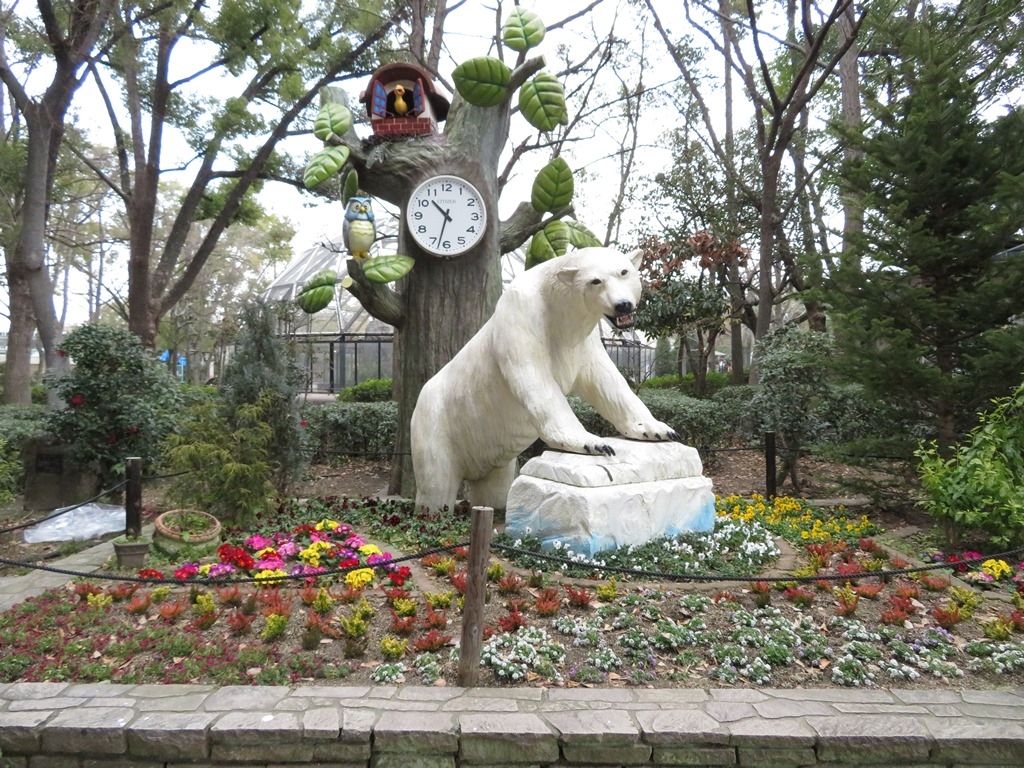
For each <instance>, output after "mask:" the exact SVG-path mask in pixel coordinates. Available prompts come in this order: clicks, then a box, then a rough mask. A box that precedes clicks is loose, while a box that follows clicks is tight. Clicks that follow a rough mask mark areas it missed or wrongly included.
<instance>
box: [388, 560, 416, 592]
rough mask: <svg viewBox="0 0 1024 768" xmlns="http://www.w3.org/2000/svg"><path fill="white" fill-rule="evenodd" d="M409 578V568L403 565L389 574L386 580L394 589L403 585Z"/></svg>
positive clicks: (410, 573)
mask: <svg viewBox="0 0 1024 768" xmlns="http://www.w3.org/2000/svg"><path fill="white" fill-rule="evenodd" d="M410 576H412V571H411V570H410V569H409V566H407V565H403V566H402V567H401V568H399V569H397V570H395V571H392V572H391V573H389V574H388V579H389V580H390V581H391V583H392V584H394V585H395V586H396V587H400V586H402V585H403V584H405V580H406V579H408V578H409V577H410Z"/></svg>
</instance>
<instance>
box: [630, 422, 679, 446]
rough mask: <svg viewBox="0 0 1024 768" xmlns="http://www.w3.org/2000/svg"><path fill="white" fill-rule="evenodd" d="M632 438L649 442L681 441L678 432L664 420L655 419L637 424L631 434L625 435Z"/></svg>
mask: <svg viewBox="0 0 1024 768" xmlns="http://www.w3.org/2000/svg"><path fill="white" fill-rule="evenodd" d="M627 437H631V438H633V439H634V440H649V441H651V442H662V441H666V440H671V441H672V442H676V443H681V442H682V441H683V438H682V437H681V436H680V434H679V433H678V432H676V431H675V430H674V429H672V427H670V426H669V425H668V424H665V423H664V422H660V421H656V422H654V423H653V424H637V426H636V430H635V431H634V433H633V434H631V435H627Z"/></svg>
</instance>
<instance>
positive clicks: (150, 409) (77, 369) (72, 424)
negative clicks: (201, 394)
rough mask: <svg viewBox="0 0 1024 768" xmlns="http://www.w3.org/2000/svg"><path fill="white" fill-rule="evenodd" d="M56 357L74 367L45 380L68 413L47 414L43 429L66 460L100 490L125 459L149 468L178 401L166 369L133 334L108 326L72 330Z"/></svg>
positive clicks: (170, 426) (118, 476)
mask: <svg viewBox="0 0 1024 768" xmlns="http://www.w3.org/2000/svg"><path fill="white" fill-rule="evenodd" d="M60 351H61V354H62V355H67V356H69V357H70V358H71V359H72V361H73V362H74V367H73V368H71V369H69V370H66V371H62V372H60V373H59V374H56V375H53V376H49V377H48V378H47V381H48V382H49V384H50V387H51V388H52V389H53V390H54V391H55V392H56V393H57V395H58V396H59V397H60V398H61V399H62V400H64V402H65V403H67V405H68V407H67V408H64V409H61V410H56V411H50V412H49V413H48V414H47V428H48V430H49V431H50V432H51V433H52V434H54V435H55V436H56V437H58V438H59V439H60V440H63V441H64V442H66V443H67V444H68V445H70V446H71V450H70V456H71V459H72V461H74V462H75V463H76V464H78V465H79V466H81V467H85V468H89V467H92V468H95V469H96V470H97V472H98V475H99V482H100V484H101V487H110V486H111V485H113V484H115V483H116V482H118V481H119V480H121V479H122V478H123V477H124V464H125V460H126V459H127V458H128V457H129V456H141V457H142V458H143V459H144V460H146V462H147V463H149V462H155V461H156V460H157V459H158V457H159V455H160V445H161V443H162V442H163V440H164V438H165V437H166V436H167V435H168V434H169V433H170V432H171V430H172V429H173V426H174V422H175V419H176V418H177V416H178V412H179V409H180V403H181V398H180V395H179V388H178V385H177V382H175V380H174V379H172V378H171V376H170V375H169V374H168V373H167V369H166V368H165V367H164V366H163V365H162V364H161V363H159V362H158V361H157V360H156V359H155V357H153V355H152V354H151V353H150V351H149V350H147V349H145V348H144V347H143V346H142V342H141V341H140V340H139V339H138V337H137V336H135V335H134V334H133V333H131V332H129V331H127V330H124V329H121V328H113V327H111V326H107V325H97V324H90V325H83V326H82V327H80V328H77V329H75V330H73V331H71V333H69V334H68V335H67V336H65V337H64V341H63V342H62V344H61V350H60Z"/></svg>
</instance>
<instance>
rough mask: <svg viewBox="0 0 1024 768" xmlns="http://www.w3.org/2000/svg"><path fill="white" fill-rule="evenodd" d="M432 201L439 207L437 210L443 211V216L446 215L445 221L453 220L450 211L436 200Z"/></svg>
mask: <svg viewBox="0 0 1024 768" xmlns="http://www.w3.org/2000/svg"><path fill="white" fill-rule="evenodd" d="M430 202H432V203H433V204H434V207H435V208H437V210H439V211H440V212H441V215H442V216H444V220H445V223H447V222H449V221H451V220H452V217H451V214H450V213H448V211H446V210H445V209H444V208H442V207H441V206H440V205H438V204H437V201H436V200H431V201H430Z"/></svg>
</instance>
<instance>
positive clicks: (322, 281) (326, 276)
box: [299, 269, 338, 294]
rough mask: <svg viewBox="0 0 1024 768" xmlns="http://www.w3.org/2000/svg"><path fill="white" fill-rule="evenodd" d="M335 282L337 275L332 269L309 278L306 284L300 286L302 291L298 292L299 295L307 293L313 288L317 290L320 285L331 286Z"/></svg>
mask: <svg viewBox="0 0 1024 768" xmlns="http://www.w3.org/2000/svg"><path fill="white" fill-rule="evenodd" d="M337 282H338V273H337V272H335V271H334V270H332V269H325V270H324V271H323V272H317V273H316V274H315V275H313V276H312V277H311V278H309V280H307V281H306V284H305V285H304V286H302V290H300V291H299V294H302V293H303V291H308V290H311V289H313V288H319V287H320V286H322V285H331V286H333V285H334V284H335V283H337Z"/></svg>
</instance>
